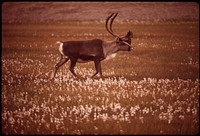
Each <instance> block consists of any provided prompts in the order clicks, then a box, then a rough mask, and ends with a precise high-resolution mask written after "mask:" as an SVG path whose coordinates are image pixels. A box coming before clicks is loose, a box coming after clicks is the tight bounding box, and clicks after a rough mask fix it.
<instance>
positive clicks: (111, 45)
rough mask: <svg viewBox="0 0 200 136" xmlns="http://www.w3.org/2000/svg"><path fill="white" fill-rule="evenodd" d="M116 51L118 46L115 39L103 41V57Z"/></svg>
mask: <svg viewBox="0 0 200 136" xmlns="http://www.w3.org/2000/svg"><path fill="white" fill-rule="evenodd" d="M118 51H119V46H118V45H117V44H116V41H104V42H103V52H104V56H105V58H107V57H108V56H111V55H113V54H116V53H117V52H118ZM114 56H115V55H114Z"/></svg>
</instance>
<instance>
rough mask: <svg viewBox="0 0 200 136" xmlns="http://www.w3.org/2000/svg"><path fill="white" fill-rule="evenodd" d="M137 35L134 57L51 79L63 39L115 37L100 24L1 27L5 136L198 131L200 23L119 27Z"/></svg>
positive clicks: (80, 68)
mask: <svg viewBox="0 0 200 136" xmlns="http://www.w3.org/2000/svg"><path fill="white" fill-rule="evenodd" d="M113 27H114V29H115V31H116V32H117V33H119V34H121V35H123V34H125V33H126V32H127V30H129V29H130V30H132V31H133V33H134V38H133V44H132V46H133V48H134V50H133V51H132V52H130V53H129V52H120V53H119V54H118V56H117V57H116V58H115V59H113V60H108V61H104V62H102V68H103V74H104V76H105V77H104V78H99V77H97V78H95V79H91V78H89V77H90V76H91V75H92V74H93V73H94V64H93V63H92V62H90V63H87V64H77V66H76V69H75V71H76V72H77V74H78V75H79V76H80V77H82V78H80V79H75V78H74V77H73V76H72V74H71V73H70V72H69V70H68V66H69V62H68V63H67V64H65V65H64V66H63V67H62V68H61V69H60V70H59V72H58V75H57V77H56V78H55V80H54V81H50V80H49V74H50V73H48V72H49V71H52V69H53V66H54V65H55V64H56V63H57V61H58V60H59V57H60V55H59V52H58V47H57V46H56V45H55V42H56V41H58V40H63V41H65V40H84V39H92V38H101V39H104V40H111V39H113V38H112V37H111V36H110V35H109V34H107V32H106V30H105V28H104V24H103V23H97V22H96V23H93V24H92V22H90V21H89V22H78V23H77V22H54V23H29V24H3V25H2V132H3V133H5V134H196V133H197V132H198V130H199V31H198V30H199V24H198V23H196V22H190V23H183V22H182V23H181V22H180V23H175V24H171V23H170V24H168V23H162V24H146V25H145V24H133V23H128V24H127V25H126V26H125V25H124V24H114V26H113Z"/></svg>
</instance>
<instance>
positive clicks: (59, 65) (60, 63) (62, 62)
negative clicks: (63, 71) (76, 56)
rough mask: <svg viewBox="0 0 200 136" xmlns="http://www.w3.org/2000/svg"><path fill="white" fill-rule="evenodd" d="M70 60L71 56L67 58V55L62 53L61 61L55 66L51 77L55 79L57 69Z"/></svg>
mask: <svg viewBox="0 0 200 136" xmlns="http://www.w3.org/2000/svg"><path fill="white" fill-rule="evenodd" d="M68 60H69V58H66V57H65V56H63V55H61V58H60V61H59V62H58V63H57V64H56V65H55V67H54V72H53V73H52V75H51V79H53V78H54V77H55V76H56V73H57V70H58V69H59V68H60V67H61V66H62V65H63V64H65V63H66V62H67V61H68Z"/></svg>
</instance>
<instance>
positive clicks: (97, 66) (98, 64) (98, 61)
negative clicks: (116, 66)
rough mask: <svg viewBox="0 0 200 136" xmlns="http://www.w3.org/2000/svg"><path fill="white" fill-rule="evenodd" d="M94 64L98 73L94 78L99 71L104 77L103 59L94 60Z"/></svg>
mask: <svg viewBox="0 0 200 136" xmlns="http://www.w3.org/2000/svg"><path fill="white" fill-rule="evenodd" d="M94 64H95V69H96V73H94V75H93V76H92V78H93V77H95V76H96V75H97V74H98V73H99V72H100V76H101V77H102V71H101V61H100V60H94Z"/></svg>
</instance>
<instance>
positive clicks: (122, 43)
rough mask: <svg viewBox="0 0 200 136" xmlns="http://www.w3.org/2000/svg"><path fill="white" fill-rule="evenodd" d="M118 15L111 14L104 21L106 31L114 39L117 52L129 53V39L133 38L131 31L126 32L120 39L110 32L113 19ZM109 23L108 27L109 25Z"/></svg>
mask: <svg viewBox="0 0 200 136" xmlns="http://www.w3.org/2000/svg"><path fill="white" fill-rule="evenodd" d="M117 15H118V13H112V14H111V15H110V16H108V17H107V19H106V30H107V31H108V32H109V33H110V34H111V35H113V36H114V37H116V45H118V46H119V50H121V51H131V49H132V47H131V38H133V33H132V32H131V31H128V32H127V34H126V35H125V36H123V37H120V36H119V35H117V34H115V33H114V32H113V30H112V24H113V21H114V19H115V18H116V17H117ZM109 21H110V25H109Z"/></svg>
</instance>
